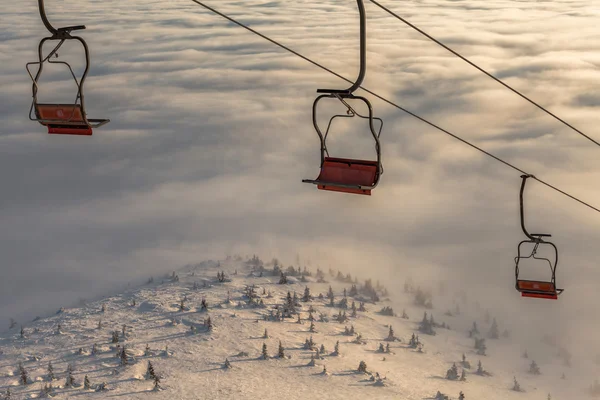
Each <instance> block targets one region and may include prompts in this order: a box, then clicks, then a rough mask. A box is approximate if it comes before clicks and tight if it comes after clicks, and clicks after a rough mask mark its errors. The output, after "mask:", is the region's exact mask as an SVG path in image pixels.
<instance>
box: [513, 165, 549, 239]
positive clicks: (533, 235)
mask: <svg viewBox="0 0 600 400" xmlns="http://www.w3.org/2000/svg"><path fill="white" fill-rule="evenodd" d="M521 178H522V179H523V181H522V182H521V192H520V194H519V199H520V205H521V229H523V233H524V234H525V236H527V237H528V238H529V239H530V240H533V241H537V242H543V241H544V239H542V238H543V237H551V236H552V235H549V234H547V233H529V232H528V231H527V229H526V228H525V210H524V206H523V193H524V192H525V183H527V178H533V175H521Z"/></svg>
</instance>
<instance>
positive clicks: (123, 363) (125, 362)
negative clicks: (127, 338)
mask: <svg viewBox="0 0 600 400" xmlns="http://www.w3.org/2000/svg"><path fill="white" fill-rule="evenodd" d="M120 359H121V366H126V365H129V358H128V357H127V349H126V348H125V346H123V349H122V350H121V356H120Z"/></svg>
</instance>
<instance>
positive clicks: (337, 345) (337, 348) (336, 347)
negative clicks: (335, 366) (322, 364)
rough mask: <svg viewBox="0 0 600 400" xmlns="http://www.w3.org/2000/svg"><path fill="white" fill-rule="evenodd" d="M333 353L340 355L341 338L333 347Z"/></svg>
mask: <svg viewBox="0 0 600 400" xmlns="http://www.w3.org/2000/svg"><path fill="white" fill-rule="evenodd" d="M333 355H334V356H339V355H340V341H339V340H338V341H337V342H335V347H334V349H333Z"/></svg>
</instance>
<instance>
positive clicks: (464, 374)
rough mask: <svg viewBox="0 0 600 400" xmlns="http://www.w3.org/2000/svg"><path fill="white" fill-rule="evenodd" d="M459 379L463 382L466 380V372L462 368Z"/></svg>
mask: <svg viewBox="0 0 600 400" xmlns="http://www.w3.org/2000/svg"><path fill="white" fill-rule="evenodd" d="M460 380H461V381H463V382H464V381H466V380H467V373H466V372H465V369H464V368H463V369H462V371H461V373H460Z"/></svg>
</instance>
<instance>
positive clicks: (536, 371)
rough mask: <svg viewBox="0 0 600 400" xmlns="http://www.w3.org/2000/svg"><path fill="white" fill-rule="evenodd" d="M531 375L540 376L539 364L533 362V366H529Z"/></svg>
mask: <svg viewBox="0 0 600 400" xmlns="http://www.w3.org/2000/svg"><path fill="white" fill-rule="evenodd" d="M529 373H530V374H534V375H540V374H541V372H540V367H538V365H537V363H536V362H535V360H532V361H531V364H530V365H529Z"/></svg>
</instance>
